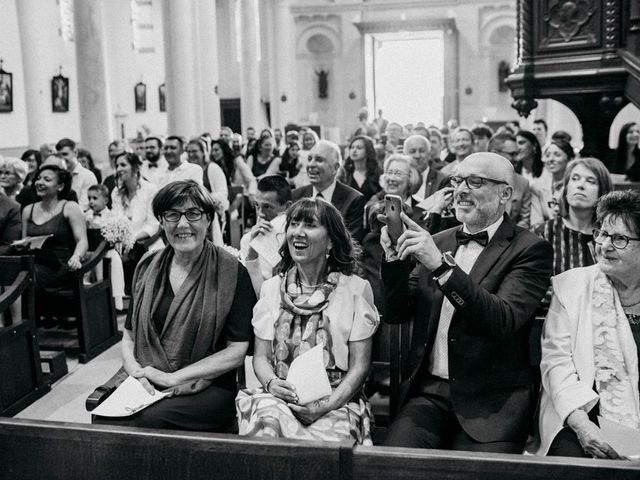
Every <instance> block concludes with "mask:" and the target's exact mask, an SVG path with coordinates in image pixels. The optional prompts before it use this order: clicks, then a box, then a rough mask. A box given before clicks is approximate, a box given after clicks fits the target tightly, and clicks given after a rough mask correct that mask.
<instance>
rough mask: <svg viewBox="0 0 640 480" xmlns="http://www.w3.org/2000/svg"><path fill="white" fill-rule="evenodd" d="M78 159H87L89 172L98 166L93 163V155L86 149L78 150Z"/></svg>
mask: <svg viewBox="0 0 640 480" xmlns="http://www.w3.org/2000/svg"><path fill="white" fill-rule="evenodd" d="M77 156H78V159H80V158H86V159H87V164H89V170H91V169H93V168H96V164H95V162H94V161H93V156H92V155H91V152H90V151H89V150H87V149H85V148H79V149H78V153H77Z"/></svg>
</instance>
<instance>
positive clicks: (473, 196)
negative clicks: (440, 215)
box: [452, 152, 515, 233]
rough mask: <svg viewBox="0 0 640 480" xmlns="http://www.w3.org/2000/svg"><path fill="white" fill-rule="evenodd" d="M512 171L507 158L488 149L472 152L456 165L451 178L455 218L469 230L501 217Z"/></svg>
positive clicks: (473, 230) (477, 230)
mask: <svg viewBox="0 0 640 480" xmlns="http://www.w3.org/2000/svg"><path fill="white" fill-rule="evenodd" d="M514 174H515V172H514V170H513V166H512V165H511V162H510V161H509V160H507V159H506V158H504V157H502V156H501V155H497V154H495V153H489V152H479V153H474V154H471V155H469V156H468V157H466V158H465V159H464V160H462V161H461V162H460V163H459V164H458V165H457V167H456V172H455V175H454V176H453V177H452V183H454V185H456V187H455V190H454V195H453V200H454V206H455V209H456V217H457V219H458V220H460V221H461V222H462V223H464V224H465V226H466V227H467V228H468V229H469V231H470V232H471V233H476V232H479V231H481V230H484V229H486V228H487V227H489V226H490V225H492V224H493V223H495V222H496V221H498V220H499V219H500V218H501V217H502V215H503V214H504V212H505V209H506V205H507V203H508V201H509V199H510V198H511V195H512V193H513V185H514ZM456 176H457V177H459V178H455V177H456Z"/></svg>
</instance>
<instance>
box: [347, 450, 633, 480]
mask: <svg viewBox="0 0 640 480" xmlns="http://www.w3.org/2000/svg"><path fill="white" fill-rule="evenodd" d="M352 461H353V467H352V471H351V475H352V478H354V479H356V478H357V479H358V480H365V479H371V480H375V479H379V480H395V479H397V480H413V479H416V480H417V479H425V478H434V479H436V478H437V479H455V480H527V479H562V480H592V479H594V480H595V479H601V480H609V479H615V480H627V479H629V480H632V479H633V480H637V479H638V478H640V464H639V463H638V462H636V463H635V464H633V463H632V462H628V461H614V460H592V459H580V458H576V459H574V458H566V457H555V458H551V457H536V456H531V455H526V456H525V455H504V454H495V453H474V452H449V451H444V450H419V449H412V448H383V447H360V446H358V447H356V448H355V449H354V452H353V456H352Z"/></svg>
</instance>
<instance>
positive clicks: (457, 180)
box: [449, 175, 509, 190]
mask: <svg viewBox="0 0 640 480" xmlns="http://www.w3.org/2000/svg"><path fill="white" fill-rule="evenodd" d="M449 181H450V182H451V186H452V187H453V188H458V187H459V186H460V185H462V184H463V183H466V184H467V187H469V188H471V189H473V190H477V189H478V188H480V187H482V186H483V185H486V184H487V183H488V182H491V183H497V184H500V183H502V184H504V185H509V184H508V183H507V182H505V181H503V180H494V179H493V178H486V177H481V176H479V175H469V176H468V177H461V176H460V175H451V176H450V177H449Z"/></svg>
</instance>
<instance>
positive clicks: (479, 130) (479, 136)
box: [471, 124, 493, 152]
mask: <svg viewBox="0 0 640 480" xmlns="http://www.w3.org/2000/svg"><path fill="white" fill-rule="evenodd" d="M471 133H473V151H474V152H488V151H489V140H490V139H491V137H492V136H493V131H492V130H491V128H489V126H488V125H485V124H480V125H478V126H477V127H473V128H472V129H471Z"/></svg>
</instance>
